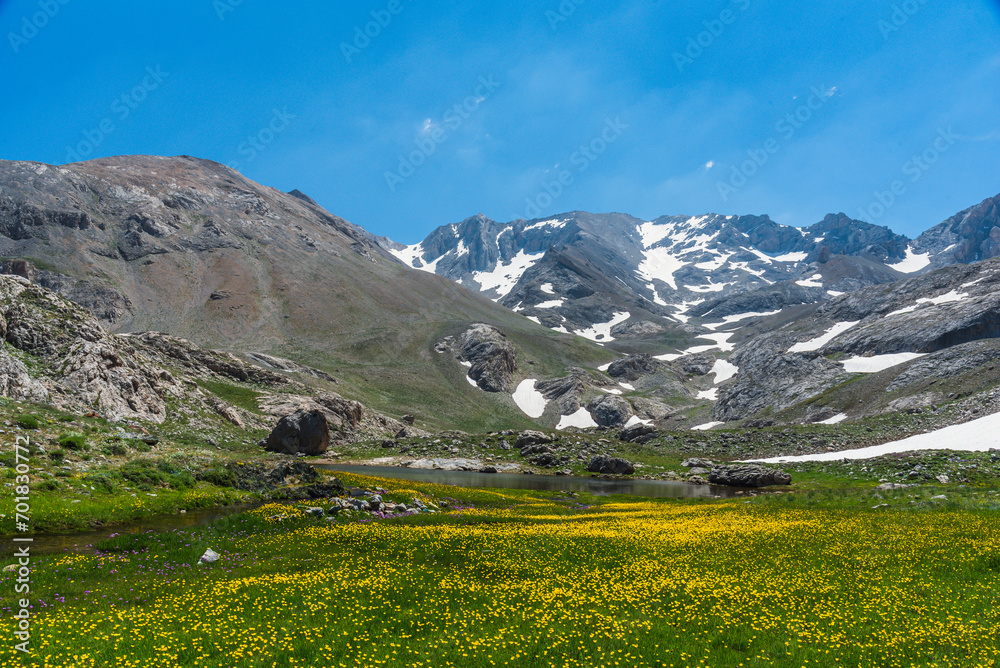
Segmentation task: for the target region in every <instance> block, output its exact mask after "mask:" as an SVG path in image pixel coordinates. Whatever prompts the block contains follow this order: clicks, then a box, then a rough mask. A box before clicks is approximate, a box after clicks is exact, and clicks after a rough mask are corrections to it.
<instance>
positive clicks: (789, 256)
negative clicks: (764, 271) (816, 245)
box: [774, 251, 809, 262]
mask: <svg viewBox="0 0 1000 668" xmlns="http://www.w3.org/2000/svg"><path fill="white" fill-rule="evenodd" d="M808 256H809V253H806V252H805V251H799V252H797V253H785V254H784V255H779V256H777V257H776V258H774V259H775V260H777V261H778V262H802V260H804V259H806V258H807V257H808Z"/></svg>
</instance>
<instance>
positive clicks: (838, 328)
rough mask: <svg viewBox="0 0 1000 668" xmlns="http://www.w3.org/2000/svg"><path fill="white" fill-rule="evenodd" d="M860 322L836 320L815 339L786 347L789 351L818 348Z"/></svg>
mask: <svg viewBox="0 0 1000 668" xmlns="http://www.w3.org/2000/svg"><path fill="white" fill-rule="evenodd" d="M859 322H861V321H860V320H857V321H855V322H838V323H837V324H836V325H834V326H833V327H831V328H830V329H828V330H826V333H825V334H823V335H822V336H818V337H816V338H815V339H810V340H809V341H803V342H801V343H796V344H795V345H794V346H792V347H791V348H789V349H788V352H790V353H809V352H813V351H816V350H819V349H820V348H822V347H823V346H825V345H826V344H828V343H830V341H833V340H834V339H835V338H837V337H838V336H840V335H841V334H843V333H844V332H846V331H847V330H849V329H850V328H851V327H854V326H855V325H856V324H858V323H859Z"/></svg>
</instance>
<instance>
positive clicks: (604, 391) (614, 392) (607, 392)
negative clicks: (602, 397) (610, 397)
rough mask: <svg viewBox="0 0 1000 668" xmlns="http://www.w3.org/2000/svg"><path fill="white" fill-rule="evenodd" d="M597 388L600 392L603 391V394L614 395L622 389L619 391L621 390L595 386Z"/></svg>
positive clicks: (619, 393)
mask: <svg viewBox="0 0 1000 668" xmlns="http://www.w3.org/2000/svg"><path fill="white" fill-rule="evenodd" d="M597 389H599V390H600V391H601V392H603V393H604V394H614V395H615V396H619V395H621V393H622V391H621V390H617V389H612V390H609V389H607V388H606V387H599V388H597Z"/></svg>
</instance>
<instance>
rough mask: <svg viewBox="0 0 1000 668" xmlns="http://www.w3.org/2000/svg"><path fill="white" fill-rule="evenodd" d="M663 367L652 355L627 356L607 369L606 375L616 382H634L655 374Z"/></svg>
mask: <svg viewBox="0 0 1000 668" xmlns="http://www.w3.org/2000/svg"><path fill="white" fill-rule="evenodd" d="M664 366H665V365H664V364H663V363H662V362H661V361H660V360H658V359H655V358H653V356H652V355H629V356H628V357H624V358H622V359H620V360H618V361H617V362H614V363H613V364H612V365H611V366H610V367H608V375H609V376H611V377H612V378H617V379H618V380H627V381H636V380H639V379H640V378H641V377H643V376H648V375H650V374H654V373H657V372H658V371H660V370H661V369H662V368H663V367H664Z"/></svg>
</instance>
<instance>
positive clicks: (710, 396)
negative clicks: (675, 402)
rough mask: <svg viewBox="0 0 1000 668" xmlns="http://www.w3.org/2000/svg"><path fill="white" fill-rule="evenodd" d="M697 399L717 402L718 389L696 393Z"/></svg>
mask: <svg viewBox="0 0 1000 668" xmlns="http://www.w3.org/2000/svg"><path fill="white" fill-rule="evenodd" d="M698 398H699V399H707V400H708V401H717V400H718V399H719V388H717V387H713V388H712V389H711V390H702V391H701V392H699V393H698Z"/></svg>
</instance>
